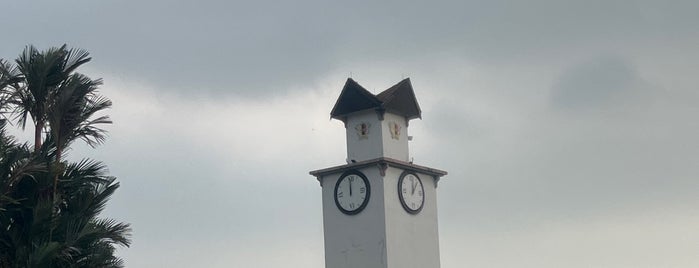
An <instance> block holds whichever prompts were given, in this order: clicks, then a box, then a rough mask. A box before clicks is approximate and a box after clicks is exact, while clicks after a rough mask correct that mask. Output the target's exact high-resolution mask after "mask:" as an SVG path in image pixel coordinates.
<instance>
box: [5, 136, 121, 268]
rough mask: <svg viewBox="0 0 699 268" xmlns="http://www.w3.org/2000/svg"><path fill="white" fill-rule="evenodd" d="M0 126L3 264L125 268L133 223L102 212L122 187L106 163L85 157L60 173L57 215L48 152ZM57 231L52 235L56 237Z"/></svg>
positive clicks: (14, 265)
mask: <svg viewBox="0 0 699 268" xmlns="http://www.w3.org/2000/svg"><path fill="white" fill-rule="evenodd" d="M3 130H4V125H0V149H1V150H0V194H1V195H0V230H2V232H0V267H123V261H122V260H121V259H119V258H118V257H115V256H114V252H115V246H126V247H128V246H129V245H130V243H131V241H130V232H131V229H130V226H129V225H128V224H125V223H121V222H117V221H115V220H112V219H100V218H98V215H99V214H100V213H101V212H102V210H103V209H104V208H105V206H106V202H107V201H108V200H109V198H110V197H111V195H112V194H113V193H114V192H115V191H116V190H117V188H118V187H119V184H118V183H116V181H115V178H114V177H111V176H108V175H107V169H106V166H104V165H103V164H102V163H100V162H97V161H92V160H83V161H80V162H78V163H71V164H68V165H67V166H66V168H65V169H64V170H63V172H62V173H61V174H60V180H61V181H62V182H63V183H62V184H60V187H59V188H58V191H59V192H61V194H60V196H61V197H62V198H61V201H60V203H59V205H58V213H56V211H55V206H54V202H53V201H52V200H51V198H50V197H49V196H48V195H47V193H50V189H51V187H52V179H53V178H52V176H51V175H50V174H49V173H48V172H47V171H46V170H45V167H46V165H34V164H32V163H37V162H42V161H45V160H44V159H41V158H43V155H37V154H33V153H31V152H30V150H29V148H28V146H27V145H26V144H16V143H15V142H14V140H13V139H12V138H11V137H8V136H7V135H5V134H4V131H3ZM51 233H52V235H51Z"/></svg>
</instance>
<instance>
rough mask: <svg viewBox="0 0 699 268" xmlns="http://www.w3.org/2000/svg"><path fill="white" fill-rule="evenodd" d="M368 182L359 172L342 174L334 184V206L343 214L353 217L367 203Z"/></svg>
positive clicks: (351, 171)
mask: <svg viewBox="0 0 699 268" xmlns="http://www.w3.org/2000/svg"><path fill="white" fill-rule="evenodd" d="M370 193H371V191H370V187H369V180H367V178H366V176H364V174H362V173H361V172H359V171H356V170H350V171H347V172H345V173H344V174H342V176H340V179H339V180H337V184H335V204H336V205H337V208H338V209H340V211H342V212H343V213H345V214H348V215H354V214H357V213H359V212H360V211H362V209H364V207H366V205H367V203H369V194H370Z"/></svg>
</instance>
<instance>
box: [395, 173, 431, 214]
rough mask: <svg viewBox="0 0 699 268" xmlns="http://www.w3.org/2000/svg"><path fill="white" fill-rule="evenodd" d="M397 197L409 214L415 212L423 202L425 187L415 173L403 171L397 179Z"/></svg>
mask: <svg viewBox="0 0 699 268" xmlns="http://www.w3.org/2000/svg"><path fill="white" fill-rule="evenodd" d="M398 198H399V199H400V203H401V204H402V205H403V208H405V211H407V212H408V213H410V214H417V213H418V212H420V210H422V206H423V205H424V204H425V188H424V187H422V181H421V180H420V177H418V176H417V174H414V173H407V172H406V173H403V175H401V176H400V179H398Z"/></svg>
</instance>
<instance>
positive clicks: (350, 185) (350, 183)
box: [349, 180, 352, 196]
mask: <svg viewBox="0 0 699 268" xmlns="http://www.w3.org/2000/svg"><path fill="white" fill-rule="evenodd" d="M349 188H350V196H352V180H350V181H349Z"/></svg>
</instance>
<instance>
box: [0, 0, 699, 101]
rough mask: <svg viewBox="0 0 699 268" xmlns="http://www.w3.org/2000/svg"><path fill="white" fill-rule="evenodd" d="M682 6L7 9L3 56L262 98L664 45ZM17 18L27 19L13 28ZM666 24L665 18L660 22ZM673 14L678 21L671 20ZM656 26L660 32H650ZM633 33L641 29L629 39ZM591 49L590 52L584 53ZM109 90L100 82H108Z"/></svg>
mask: <svg viewBox="0 0 699 268" xmlns="http://www.w3.org/2000/svg"><path fill="white" fill-rule="evenodd" d="M692 5H696V4H693V3H692V2H687V3H681V4H677V5H667V6H661V7H657V6H656V5H655V4H653V3H652V2H648V3H644V2H639V3H635V2H634V3H628V2H618V1H612V2H609V1H585V2H572V3H562V2H559V1H535V2H527V3H524V2H522V3H520V2H514V3H513V2H478V1H445V2H440V3H426V2H403V1H401V2H381V3H376V2H367V3H357V2H346V3H328V2H324V1H302V2H298V1H295V2H280V3H264V2H241V1H204V2H202V1H177V2H172V1H147V2H139V3H138V5H135V4H131V3H126V2H123V1H97V2H95V1H85V2H74V3H73V4H65V3H63V2H55V1H31V2H19V1H17V2H13V3H10V4H8V6H7V8H5V11H6V12H5V14H4V21H5V23H6V28H8V29H16V30H13V31H11V32H9V33H8V36H7V40H22V42H21V44H15V43H12V44H9V43H3V44H2V45H0V48H1V49H2V51H3V54H2V57H5V58H11V57H13V56H14V55H16V54H18V53H19V51H20V50H21V48H22V46H23V45H24V42H27V43H33V44H35V45H37V46H40V47H44V46H53V45H58V44H60V43H63V42H65V43H69V44H70V45H73V46H79V47H82V48H85V49H88V50H89V51H91V52H92V54H93V56H94V58H95V60H94V62H93V63H92V66H94V68H96V69H98V70H99V72H105V73H110V74H113V75H115V76H123V77H138V78H139V80H142V81H144V82H146V83H149V84H153V85H154V86H155V87H157V88H159V89H160V90H163V91H174V92H182V93H184V94H190V93H194V92H196V93H197V94H215V93H217V92H226V93H229V94H240V95H244V96H259V95H268V94H271V93H272V92H279V91H280V90H286V88H288V86H289V85H294V86H301V85H304V84H307V83H308V81H309V80H313V79H314V77H317V76H322V75H324V74H328V73H330V72H334V71H338V70H339V71H341V72H347V71H351V70H345V69H344V68H345V66H347V65H348V64H350V63H352V62H365V61H366V62H382V61H387V60H389V61H394V62H398V63H401V62H407V61H411V60H413V59H416V58H418V59H422V58H430V57H432V56H433V55H435V54H436V53H449V54H451V55H452V56H454V57H463V58H468V59H472V60H475V61H480V62H485V63H492V62H503V61H505V62H513V61H530V60H536V59H538V58H541V57H542V56H543V55H546V54H549V55H561V54H570V53H573V52H574V50H575V49H577V48H580V47H585V46H590V45H594V44H596V43H600V42H601V43H605V42H606V43H615V42H617V43H618V42H628V41H635V40H637V39H639V38H647V37H648V36H646V35H647V34H648V33H650V35H651V36H657V35H663V34H667V33H666V32H665V31H664V30H663V29H664V28H665V27H671V26H672V27H673V30H674V31H675V32H676V34H675V36H678V35H679V36H681V35H683V33H685V32H686V31H687V30H691V29H689V28H687V27H688V26H687V23H688V22H691V21H695V22H696V20H695V18H694V16H689V15H690V14H686V12H679V13H671V12H674V11H677V10H679V11H681V10H688V9H690V8H691V6H692ZM26 10H32V12H34V14H36V15H34V17H33V19H32V20H29V21H30V23H27V20H26V19H24V16H25V14H26V12H24V11H26ZM670 14H673V15H672V16H670ZM677 14H679V15H677ZM658 23H663V25H664V27H663V28H662V29H659V28H657V27H656V25H658ZM637 29H644V35H643V36H639V34H638V31H637ZM593 43H594V44H593ZM107 82H108V81H107Z"/></svg>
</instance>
